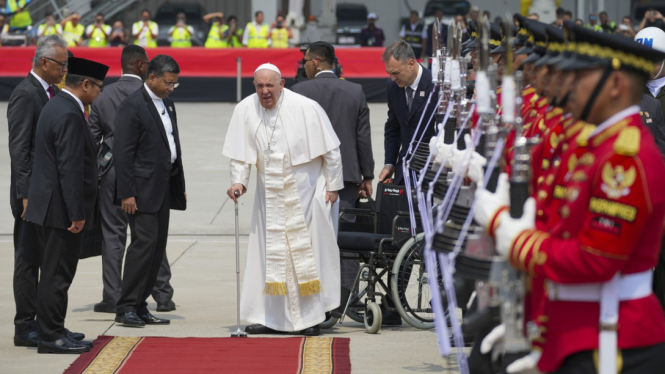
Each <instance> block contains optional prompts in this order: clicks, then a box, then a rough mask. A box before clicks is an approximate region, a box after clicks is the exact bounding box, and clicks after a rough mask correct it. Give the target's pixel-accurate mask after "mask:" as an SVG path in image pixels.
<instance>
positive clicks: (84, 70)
mask: <svg viewBox="0 0 665 374" xmlns="http://www.w3.org/2000/svg"><path fill="white" fill-rule="evenodd" d="M108 71H109V67H108V66H106V65H104V64H100V63H99V62H95V61H91V60H86V59H84V58H79V57H70V58H69V59H68V60H67V73H68V74H74V75H81V76H84V77H90V78H94V79H98V80H100V81H103V80H104V78H105V77H106V73H107V72H108Z"/></svg>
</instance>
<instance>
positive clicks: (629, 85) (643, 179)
mask: <svg viewBox="0 0 665 374" xmlns="http://www.w3.org/2000/svg"><path fill="white" fill-rule="evenodd" d="M569 32H571V33H573V34H574V35H573V38H574V39H575V45H574V57H572V58H568V59H566V60H565V61H563V62H562V63H560V64H559V65H558V67H559V69H560V70H562V71H572V72H574V74H575V75H574V79H573V81H572V86H571V87H570V89H571V94H570V99H569V104H570V108H571V111H572V113H573V117H574V118H575V119H578V120H582V121H587V122H589V123H593V124H596V126H586V127H585V128H584V129H583V130H582V131H581V132H580V134H579V135H578V136H577V138H576V148H575V149H574V153H572V154H570V157H569V160H568V162H567V168H568V170H567V172H566V173H565V176H564V178H563V179H562V180H561V184H560V185H556V186H555V188H554V191H553V194H555V195H560V196H561V197H562V198H561V201H560V202H559V205H558V206H557V208H556V210H552V209H551V210H550V212H549V213H550V217H549V218H548V221H547V223H546V224H545V225H544V228H539V227H538V225H536V217H537V212H536V204H535V201H534V199H530V200H529V201H527V203H526V204H525V206H524V214H523V216H522V217H521V218H518V219H515V218H511V217H510V216H509V215H508V214H507V213H505V212H503V213H500V214H499V215H498V217H497V219H496V220H498V224H497V225H496V226H497V229H496V232H495V237H496V249H497V252H498V253H499V255H501V256H505V257H506V258H507V259H508V260H509V261H510V262H511V263H512V264H513V265H514V266H515V267H517V268H519V269H521V270H522V271H524V272H527V273H528V274H531V275H535V276H539V277H543V278H545V279H546V285H545V290H546V299H545V300H544V304H545V305H544V309H543V310H544V311H545V313H546V315H545V316H544V318H543V319H546V320H547V329H546V330H541V335H542V336H541V337H542V356H540V359H539V361H538V369H539V370H541V371H542V372H555V373H569V372H572V371H571V370H573V369H575V370H577V371H578V372H584V373H587V372H588V373H594V372H596V371H597V372H599V373H617V372H621V373H640V374H642V373H660V372H662V368H663V367H665V343H664V342H665V318H663V309H662V308H661V306H660V304H659V303H658V300H657V299H656V297H655V296H654V295H653V293H652V291H651V281H652V269H653V267H654V266H655V264H656V262H657V256H658V254H659V252H660V240H661V237H662V234H663V221H664V220H665V195H663V194H662V193H659V189H660V188H662V187H661V186H663V184H665V162H663V159H662V157H661V155H660V151H659V150H658V148H657V147H656V145H655V143H654V140H653V137H652V135H651V133H650V131H649V130H648V129H647V128H646V127H645V126H644V125H643V124H642V121H641V118H640V115H639V106H638V104H639V103H640V100H641V98H642V88H643V87H644V85H645V84H646V81H647V79H648V78H649V77H650V76H651V74H653V69H654V63H655V62H660V61H662V60H663V59H665V53H661V52H658V51H655V50H652V49H649V48H647V47H644V46H642V45H640V44H638V43H635V42H634V41H631V40H630V39H626V38H622V37H619V36H614V35H607V34H602V33H596V32H593V31H591V30H587V29H585V28H583V27H579V26H570V28H569ZM568 152H571V150H570V149H569V150H568ZM546 197H547V196H545V195H542V196H540V195H539V196H538V199H545V198H546ZM478 203H479V204H483V201H479V202H478Z"/></svg>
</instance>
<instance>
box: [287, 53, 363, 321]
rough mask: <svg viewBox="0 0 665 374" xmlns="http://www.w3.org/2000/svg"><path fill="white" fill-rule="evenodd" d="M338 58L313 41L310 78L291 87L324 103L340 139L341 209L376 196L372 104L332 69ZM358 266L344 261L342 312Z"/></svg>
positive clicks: (308, 57) (309, 55) (308, 64)
mask: <svg viewBox="0 0 665 374" xmlns="http://www.w3.org/2000/svg"><path fill="white" fill-rule="evenodd" d="M334 60H335V49H334V47H333V46H332V45H330V44H328V43H326V42H315V43H312V45H310V47H309V49H308V50H307V52H306V53H305V58H304V60H303V61H304V64H303V66H304V68H305V72H306V74H307V79H309V80H307V81H304V82H301V83H298V84H296V85H295V86H293V87H292V88H291V89H292V90H293V91H294V92H297V93H299V94H301V95H303V96H306V97H309V98H310V99H312V100H314V101H316V102H317V103H319V105H321V107H322V108H323V110H324V111H325V112H326V114H327V115H328V118H329V119H330V122H331V123H332V126H333V129H334V130H335V133H336V134H337V137H338V138H339V141H340V145H339V150H340V153H341V154H342V170H343V173H344V188H343V189H342V190H340V191H338V192H339V200H340V203H339V207H340V210H341V209H344V208H353V207H355V202H356V200H357V199H358V196H359V194H360V195H361V196H363V197H364V196H372V180H373V179H374V156H373V155H372V134H371V129H370V125H369V107H368V106H367V101H366V100H365V94H364V93H363V90H362V86H361V85H359V84H357V83H351V82H349V81H347V80H344V79H339V78H338V77H337V75H335V73H334V72H333V71H332V66H333V61H334ZM354 222H355V221H354ZM358 266H359V263H358V261H357V260H342V261H341V275H342V293H341V297H342V302H341V304H340V310H338V312H339V313H341V312H343V311H344V307H345V306H346V301H347V299H348V297H349V293H350V289H351V287H352V286H353V282H354V280H355V276H356V274H357V272H358Z"/></svg>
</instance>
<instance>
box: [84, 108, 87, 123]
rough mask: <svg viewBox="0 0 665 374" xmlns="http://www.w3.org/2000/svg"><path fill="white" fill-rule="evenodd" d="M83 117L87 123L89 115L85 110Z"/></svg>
mask: <svg viewBox="0 0 665 374" xmlns="http://www.w3.org/2000/svg"><path fill="white" fill-rule="evenodd" d="M83 116H84V117H85V121H86V122H88V113H87V112H86V111H85V110H84V111H83Z"/></svg>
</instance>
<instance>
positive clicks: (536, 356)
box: [506, 351, 543, 374]
mask: <svg viewBox="0 0 665 374" xmlns="http://www.w3.org/2000/svg"><path fill="white" fill-rule="evenodd" d="M542 355H543V354H542V352H540V351H531V353H529V354H528V355H526V356H524V357H522V358H520V359H518V360H515V362H513V363H512V364H510V365H508V367H507V368H506V373H508V374H520V373H527V372H531V371H534V370H536V366H537V365H538V360H540V356H542Z"/></svg>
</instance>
